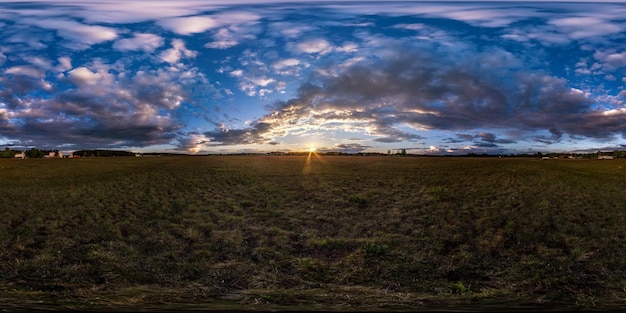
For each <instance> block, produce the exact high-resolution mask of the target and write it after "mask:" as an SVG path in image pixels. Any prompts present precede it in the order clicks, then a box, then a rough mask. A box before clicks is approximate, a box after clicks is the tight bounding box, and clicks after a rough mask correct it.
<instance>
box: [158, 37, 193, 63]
mask: <svg viewBox="0 0 626 313" xmlns="http://www.w3.org/2000/svg"><path fill="white" fill-rule="evenodd" d="M196 54H197V52H196V51H192V50H188V49H187V48H186V47H185V43H184V42H183V41H182V40H181V39H173V40H172V48H171V49H167V50H165V51H163V52H161V54H160V55H159V57H160V58H161V60H163V61H165V62H167V63H170V64H175V63H178V61H180V59H182V58H183V57H187V58H193V57H195V56H196Z"/></svg>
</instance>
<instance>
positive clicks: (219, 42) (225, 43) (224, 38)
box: [204, 28, 239, 49]
mask: <svg viewBox="0 0 626 313" xmlns="http://www.w3.org/2000/svg"><path fill="white" fill-rule="evenodd" d="M233 37H234V36H233V34H232V33H231V32H230V31H229V30H228V29H227V28H222V29H220V30H218V31H217V32H216V33H215V34H214V35H213V39H215V40H214V41H213V42H209V43H207V44H205V45H204V47H206V48H212V49H227V48H230V47H233V46H236V45H238V44H239V42H238V41H237V40H235V39H234V38H233Z"/></svg>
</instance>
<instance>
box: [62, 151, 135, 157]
mask: <svg viewBox="0 0 626 313" xmlns="http://www.w3.org/2000/svg"><path fill="white" fill-rule="evenodd" d="M74 155H75V156H79V157H83V158H84V157H123V156H135V154H134V153H132V152H128V151H120V150H78V151H74Z"/></svg>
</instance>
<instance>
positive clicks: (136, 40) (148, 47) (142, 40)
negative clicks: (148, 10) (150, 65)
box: [113, 33, 163, 53]
mask: <svg viewBox="0 0 626 313" xmlns="http://www.w3.org/2000/svg"><path fill="white" fill-rule="evenodd" d="M162 45H163V37H161V36H158V35H154V34H144V33H135V34H134V36H133V38H124V39H120V40H118V41H116V42H115V44H113V48H115V49H117V50H120V51H139V50H143V51H145V52H148V53H150V52H152V51H154V50H155V49H157V48H159V47H161V46H162Z"/></svg>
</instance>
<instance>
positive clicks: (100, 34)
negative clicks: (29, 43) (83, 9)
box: [20, 19, 118, 50]
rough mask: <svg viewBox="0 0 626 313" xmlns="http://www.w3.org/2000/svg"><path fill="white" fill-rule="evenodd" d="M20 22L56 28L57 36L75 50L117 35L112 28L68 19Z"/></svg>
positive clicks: (24, 20) (26, 20) (25, 20)
mask: <svg viewBox="0 0 626 313" xmlns="http://www.w3.org/2000/svg"><path fill="white" fill-rule="evenodd" d="M20 23H23V24H27V25H34V26H37V27H41V28H45V29H52V30H56V31H57V33H58V34H59V36H61V37H63V38H65V39H67V40H68V41H69V42H67V43H66V45H67V46H68V47H71V48H73V49H77V50H84V49H86V48H88V47H89V46H91V45H94V44H98V43H102V42H106V41H110V40H113V39H115V38H117V35H118V32H117V30H116V29H114V28H110V27H105V26H98V25H86V24H81V23H78V22H75V21H70V20H61V19H23V20H20Z"/></svg>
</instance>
